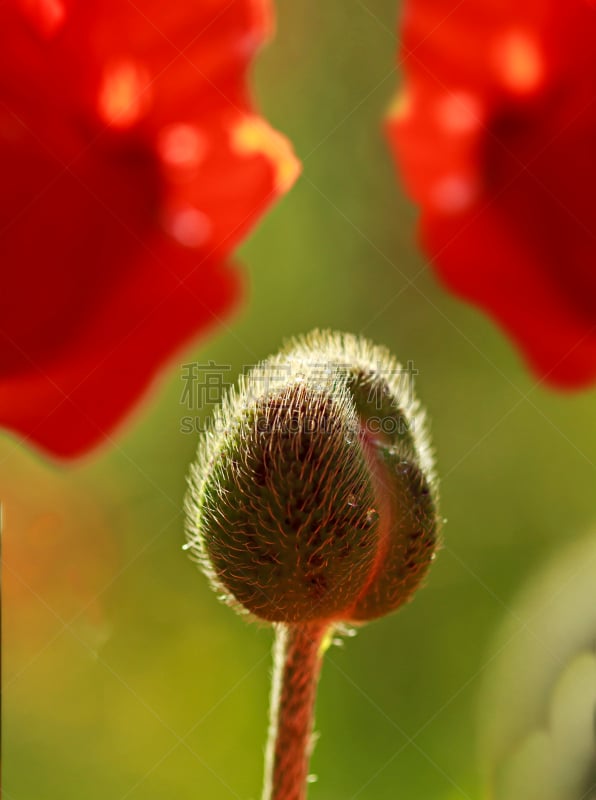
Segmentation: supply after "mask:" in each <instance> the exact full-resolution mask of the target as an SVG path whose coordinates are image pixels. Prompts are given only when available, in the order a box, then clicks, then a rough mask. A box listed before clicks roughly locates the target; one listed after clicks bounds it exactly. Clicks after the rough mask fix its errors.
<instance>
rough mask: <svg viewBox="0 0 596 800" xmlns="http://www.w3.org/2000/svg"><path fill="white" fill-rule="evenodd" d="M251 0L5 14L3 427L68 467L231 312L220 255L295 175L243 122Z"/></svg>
mask: <svg viewBox="0 0 596 800" xmlns="http://www.w3.org/2000/svg"><path fill="white" fill-rule="evenodd" d="M269 10H270V6H269V3H268V2H264V0H232V2H230V1H229V0H205V2H201V3H197V4H193V5H189V4H184V5H183V6H180V7H178V6H176V7H172V6H171V5H170V6H168V7H166V6H164V4H163V3H161V2H159V3H158V2H156V0H138V2H136V3H134V4H133V3H120V2H116V0H101V2H100V0H85V2H82V0H10V2H8V3H7V4H5V5H3V6H2V7H1V8H0V40H1V41H0V62H1V63H0V169H1V170H2V175H3V180H4V191H3V192H2V194H1V195H0V259H1V261H2V264H3V265H4V266H5V268H4V270H3V274H2V277H1V278H0V363H1V364H2V367H1V368H0V389H1V391H0V422H1V423H2V424H3V425H5V426H7V427H9V428H12V429H13V430H15V431H17V432H18V433H20V434H22V435H24V436H25V437H28V438H29V439H30V440H32V441H34V442H36V443H38V444H40V445H41V446H42V447H44V448H46V449H47V450H50V451H52V452H55V453H57V454H60V455H63V456H67V455H74V454H78V453H81V452H84V451H85V450H86V449H87V448H89V447H91V446H93V445H94V444H96V443H98V442H100V441H101V440H102V439H103V438H104V437H105V436H106V435H107V434H109V433H110V431H111V430H112V429H113V428H114V426H115V425H117V423H118V422H119V421H120V419H121V418H122V417H123V415H124V414H125V413H126V412H127V411H128V410H129V408H130V407H131V406H132V404H133V403H134V402H135V400H136V399H137V398H138V396H139V394H140V393H141V392H142V391H143V389H144V388H145V387H146V386H147V385H148V384H149V383H150V382H151V380H152V378H153V376H154V374H155V373H156V371H158V370H159V369H160V368H161V367H162V366H163V364H164V363H165V362H166V361H167V359H168V357H170V356H171V354H172V353H173V352H175V351H176V350H178V349H179V348H180V347H181V346H182V345H183V344H184V343H186V342H187V341H188V340H189V339H190V338H192V336H193V335H196V334H198V333H200V332H205V331H207V330H209V329H212V328H213V327H215V326H216V324H217V322H218V321H221V319H222V318H223V317H225V316H226V315H227V314H228V313H229V312H230V310H231V308H232V307H233V305H234V304H235V303H236V302H237V299H238V294H239V284H240V283H241V281H240V280H239V277H238V276H237V275H236V274H235V273H234V272H231V271H230V270H229V269H228V268H227V267H226V266H225V261H226V260H227V258H228V256H229V254H230V252H231V251H232V249H233V248H234V247H235V246H236V245H237V244H238V242H239V241H241V239H242V237H243V236H244V235H246V233H247V232H248V231H249V230H250V228H251V227H252V226H253V225H254V224H255V222H256V221H257V219H258V217H259V216H260V215H261V214H262V213H263V211H264V210H265V209H266V208H267V206H268V205H269V204H270V203H272V202H273V200H274V199H275V198H276V197H278V196H279V195H280V194H281V193H282V192H284V191H286V190H287V189H288V188H289V186H290V185H291V184H292V182H293V181H294V180H295V178H296V176H297V174H298V169H299V167H298V162H297V161H296V159H295V157H294V155H293V153H292V151H291V148H290V146H289V145H288V143H287V142H286V140H285V139H283V137H281V136H280V135H279V134H276V133H275V132H273V131H272V130H271V129H270V128H269V127H268V125H267V123H265V122H264V121H263V120H262V119H260V118H259V117H257V116H255V115H254V111H253V110H252V106H251V104H250V103H249V101H248V99H247V89H246V70H247V67H248V66H249V64H250V61H251V59H252V57H253V55H254V52H255V49H256V47H257V46H258V45H259V44H260V43H261V42H262V41H263V39H264V37H265V36H267V35H268V33H269V32H270V28H271V18H270V15H269V13H268V12H269Z"/></svg>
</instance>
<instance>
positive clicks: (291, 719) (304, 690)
mask: <svg viewBox="0 0 596 800" xmlns="http://www.w3.org/2000/svg"><path fill="white" fill-rule="evenodd" d="M327 628H328V625H327V624H321V623H308V624H292V625H285V624H280V625H277V628H276V640H275V649H274V666H273V688H272V692H271V710H270V723H269V740H268V743H267V755H266V761H265V788H264V791H263V800H306V787H307V777H308V764H309V760H310V754H311V750H312V728H313V720H314V707H315V697H316V691H317V682H318V679H319V674H320V671H321V658H322V644H323V639H324V636H325V634H326V632H327Z"/></svg>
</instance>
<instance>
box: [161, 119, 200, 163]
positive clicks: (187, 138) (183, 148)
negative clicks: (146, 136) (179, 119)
mask: <svg viewBox="0 0 596 800" xmlns="http://www.w3.org/2000/svg"><path fill="white" fill-rule="evenodd" d="M157 149H158V152H159V154H160V156H161V158H162V160H163V161H164V163H165V164H167V165H168V166H170V167H174V168H178V169H188V170H192V169H194V168H196V167H197V166H198V165H199V164H200V163H201V161H202V160H203V158H204V157H205V153H206V151H207V143H206V140H205V137H204V136H203V135H202V134H201V133H200V132H199V131H198V130H197V128H196V127H195V126H194V125H187V124H183V123H181V124H178V125H168V127H166V128H164V129H163V130H162V131H161V132H160V134H159V139H158V143H157Z"/></svg>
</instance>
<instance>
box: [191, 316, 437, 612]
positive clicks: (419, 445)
mask: <svg viewBox="0 0 596 800" xmlns="http://www.w3.org/2000/svg"><path fill="white" fill-rule="evenodd" d="M187 510H188V519H189V524H188V543H189V547H190V549H191V550H192V552H193V554H194V556H195V557H196V558H197V559H198V560H199V562H200V563H201V565H202V567H203V569H204V570H205V571H206V573H207V574H208V576H209V577H210V579H211V581H212V582H213V584H214V586H215V587H216V588H217V590H218V591H220V592H221V591H222V590H223V593H224V596H225V598H226V599H227V600H228V602H230V603H231V604H233V605H234V606H236V607H237V608H239V609H240V610H244V611H246V612H249V613H251V614H253V615H255V616H256V617H259V618H261V619H265V620H268V621H270V622H278V623H311V622H325V623H327V622H328V623H333V622H339V621H344V622H360V621H365V620H369V619H373V618H376V617H379V616H382V615H384V614H387V613H389V612H390V611H393V610H394V609H396V608H397V607H398V606H400V605H401V604H402V603H403V602H405V601H406V600H408V599H409V598H410V596H411V595H412V593H413V592H414V591H415V589H416V588H417V587H418V586H419V584H420V582H421V580H422V578H423V576H424V575H425V573H426V571H427V569H428V567H429V565H430V562H431V560H432V558H433V553H434V550H435V547H436V542H437V533H438V518H437V511H436V482H435V478H434V472H433V464H432V457H431V453H430V449H429V444H428V439H427V436H426V433H425V426H424V415H423V413H422V412H421V411H420V408H419V405H418V402H417V401H416V400H415V398H414V396H413V393H412V376H411V369H410V370H405V369H403V368H402V367H400V365H399V364H398V363H397V362H396V361H395V360H394V359H393V358H392V356H391V355H390V354H389V353H388V352H387V351H386V350H385V349H384V348H381V347H376V346H373V345H372V344H370V343H369V342H367V341H366V340H363V339H360V338H358V337H356V336H352V335H349V334H339V333H329V332H317V331H315V332H313V333H311V334H309V335H308V336H306V337H304V338H301V339H297V340H295V341H292V342H291V343H290V344H289V345H288V346H287V347H286V348H285V349H284V350H282V352H281V353H279V354H278V355H276V356H273V357H271V358H269V359H267V360H266V361H264V362H262V363H260V364H259V365H258V366H256V367H255V368H254V369H253V370H252V371H251V372H250V373H249V374H248V375H247V376H244V377H242V378H241V380H240V384H239V387H238V390H237V391H234V392H232V393H231V394H230V395H229V396H228V397H227V398H226V399H225V400H224V402H223V404H222V406H221V408H220V409H219V410H218V412H217V413H216V414H215V417H214V419H213V420H212V423H211V427H210V430H209V432H208V433H207V435H206V437H205V439H204V440H203V442H202V443H201V445H200V447H199V453H198V457H197V462H196V464H195V466H194V468H193V471H192V476H191V489H190V492H189V495H188V500H187Z"/></svg>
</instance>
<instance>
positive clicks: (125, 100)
mask: <svg viewBox="0 0 596 800" xmlns="http://www.w3.org/2000/svg"><path fill="white" fill-rule="evenodd" d="M148 82H149V77H148V75H147V72H146V70H145V69H143V67H142V66H141V65H139V64H138V63H137V62H135V61H132V60H124V61H118V62H114V63H112V64H111V65H110V66H109V67H108V68H107V69H106V71H105V73H104V78H103V81H102V84H101V88H100V91H99V97H98V110H99V115H100V117H101V118H102V119H103V120H104V122H107V123H108V124H110V125H113V126H114V127H117V128H129V127H131V126H132V125H134V124H135V122H137V121H138V120H139V119H140V117H141V116H142V115H143V114H144V113H145V111H146V110H147V107H148V104H149V99H150V97H149V92H148Z"/></svg>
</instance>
